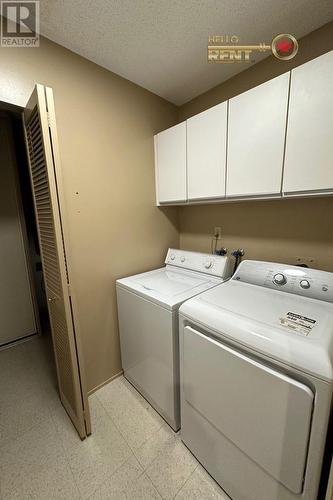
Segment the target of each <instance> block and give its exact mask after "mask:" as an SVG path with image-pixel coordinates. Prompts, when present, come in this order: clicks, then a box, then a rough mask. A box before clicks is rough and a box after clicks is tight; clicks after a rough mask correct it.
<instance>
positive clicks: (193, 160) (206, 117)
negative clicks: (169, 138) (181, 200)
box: [187, 102, 228, 201]
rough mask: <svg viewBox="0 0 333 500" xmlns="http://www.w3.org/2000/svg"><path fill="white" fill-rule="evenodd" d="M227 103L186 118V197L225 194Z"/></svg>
mask: <svg viewBox="0 0 333 500" xmlns="http://www.w3.org/2000/svg"><path fill="white" fill-rule="evenodd" d="M227 113H228V103H227V102H223V103H222V104H218V105H217V106H214V107H213V108H210V109H208V110H207V111H204V112H203V113H200V114H198V115H196V116H193V117H192V118H189V119H188V120H187V189H188V200H189V201H191V200H205V199H212V198H224V197H225V169H226V147H227Z"/></svg>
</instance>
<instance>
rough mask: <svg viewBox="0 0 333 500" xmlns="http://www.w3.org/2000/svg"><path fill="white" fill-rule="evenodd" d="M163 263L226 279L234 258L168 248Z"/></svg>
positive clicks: (230, 271) (231, 270) (229, 274)
mask: <svg viewBox="0 0 333 500" xmlns="http://www.w3.org/2000/svg"><path fill="white" fill-rule="evenodd" d="M165 263H166V264H167V265H169V266H176V267H181V268H182V269H188V270H191V271H198V272H202V273H205V274H210V275H211V276H217V277H219V278H223V279H227V278H230V276H231V275H232V272H233V268H234V265H235V259H234V257H227V256H222V255H213V254H209V253H199V252H188V251H186V250H175V249H174V248H169V250H168V253H167V256H166V259H165Z"/></svg>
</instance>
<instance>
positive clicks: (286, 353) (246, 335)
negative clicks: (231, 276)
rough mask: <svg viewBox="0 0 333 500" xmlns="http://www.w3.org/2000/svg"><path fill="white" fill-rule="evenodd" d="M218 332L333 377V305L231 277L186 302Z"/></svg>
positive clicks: (190, 313) (192, 315) (193, 315)
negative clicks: (221, 284) (229, 279)
mask: <svg viewBox="0 0 333 500" xmlns="http://www.w3.org/2000/svg"><path fill="white" fill-rule="evenodd" d="M180 313H182V314H184V315H185V316H187V317H188V318H189V319H190V320H192V321H193V322H195V323H197V324H199V325H202V326H203V327H204V328H208V329H210V330H212V331H214V332H215V333H216V334H217V335H219V336H221V337H223V338H225V339H230V340H232V341H233V342H237V343H240V344H242V345H244V346H246V347H248V348H251V349H253V350H255V351H258V352H259V353H262V354H265V355H267V356H269V357H271V358H274V359H276V360H279V361H281V362H283V363H286V364H288V365H290V366H293V367H295V368H297V369H299V370H302V371H305V372H307V373H309V374H312V375H314V376H316V377H319V378H322V379H324V380H328V381H330V382H331V381H333V304H331V303H327V302H323V301H319V300H315V299H311V298H306V297H301V296H298V295H293V294H289V293H288V294H287V293H281V292H279V291H277V290H271V289H267V288H263V287H261V286H257V285H252V284H248V283H242V282H237V281H234V280H231V281H228V282H227V283H225V284H224V285H223V286H217V287H216V288H214V289H213V290H209V291H207V292H205V293H203V294H202V295H200V296H199V297H195V298H193V299H190V300H189V301H187V302H186V303H185V304H183V305H182V306H181V309H180Z"/></svg>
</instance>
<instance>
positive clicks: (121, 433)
mask: <svg viewBox="0 0 333 500" xmlns="http://www.w3.org/2000/svg"><path fill="white" fill-rule="evenodd" d="M95 394H96V397H97V399H98V401H99V402H100V404H101V405H102V406H103V408H104V410H105V411H106V413H107V416H108V417H109V419H110V420H111V422H112V423H113V425H114V426H115V428H116V429H117V431H118V432H119V434H120V435H121V436H122V438H123V439H124V440H125V442H126V444H127V446H128V447H129V448H130V450H131V452H132V453H133V455H134V456H135V458H136V459H137V460H138V462H139V463H140V460H139V459H138V457H137V455H136V453H135V449H136V448H134V447H133V446H132V445H131V444H130V443H129V442H128V441H127V439H126V435H125V434H123V432H122V431H121V429H120V428H119V427H118V425H117V422H116V421H115V420H114V419H113V418H112V416H111V415H110V413H109V412H108V410H107V408H106V407H105V406H104V405H103V402H102V401H101V400H100V399H99V397H98V395H97V393H95ZM162 426H163V424H161V426H160V427H159V428H158V429H156V431H155V432H154V434H155V433H156V434H157V432H158V431H159V430H160V429H161V428H162ZM154 434H153V435H154ZM151 437H152V436H149V437H148V438H147V439H146V440H145V441H143V443H141V445H140V447H141V446H143V445H144V444H146V443H147V441H149V439H151ZM140 466H141V467H142V465H141V463H140ZM143 470H145V469H144V468H143Z"/></svg>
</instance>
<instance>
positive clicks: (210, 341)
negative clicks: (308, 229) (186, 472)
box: [179, 261, 333, 500]
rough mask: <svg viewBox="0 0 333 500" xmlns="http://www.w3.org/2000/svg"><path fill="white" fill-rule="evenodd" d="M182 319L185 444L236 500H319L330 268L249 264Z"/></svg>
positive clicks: (329, 363) (324, 452)
mask: <svg viewBox="0 0 333 500" xmlns="http://www.w3.org/2000/svg"><path fill="white" fill-rule="evenodd" d="M179 316H180V319H179V320H180V344H181V348H180V352H181V362H180V366H181V422H182V429H181V437H182V440H183V441H184V443H185V444H186V445H187V446H188V448H189V449H190V450H191V451H192V452H193V454H194V455H195V456H196V457H197V458H198V460H199V461H200V462H201V463H202V464H203V465H204V467H205V468H206V469H207V470H208V472H209V473H210V474H211V475H212V476H213V477H214V478H215V479H216V481H217V482H218V483H219V484H220V485H221V486H222V488H223V489H224V490H225V491H226V492H227V493H228V494H229V495H230V496H231V498H232V499H233V500H296V499H299V500H301V499H302V500H316V499H317V498H319V497H318V495H319V491H321V496H320V498H323V496H322V495H323V493H322V490H320V487H321V488H322V487H323V480H324V475H323V474H322V472H323V468H322V465H323V463H325V464H326V465H327V466H328V467H327V468H329V465H330V461H331V453H332V447H331V445H332V443H331V442H329V441H328V440H327V435H328V434H327V433H328V428H329V421H330V415H331V411H332V387H333V274H332V273H328V272H323V271H318V270H314V269H305V268H301V267H296V266H289V265H283V264H276V263H270V262H256V261H244V262H242V263H241V264H240V266H239V268H238V270H237V271H236V273H235V274H234V276H233V277H232V279H231V280H229V281H228V282H227V283H225V284H224V285H223V286H218V287H215V288H214V289H212V290H209V291H207V292H205V293H203V294H201V295H200V296H198V297H194V298H192V299H190V300H188V301H187V302H185V303H184V304H183V305H182V306H181V308H180V312H179ZM321 479H322V481H321Z"/></svg>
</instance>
